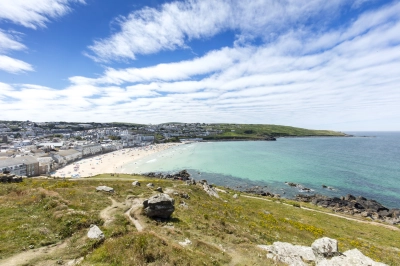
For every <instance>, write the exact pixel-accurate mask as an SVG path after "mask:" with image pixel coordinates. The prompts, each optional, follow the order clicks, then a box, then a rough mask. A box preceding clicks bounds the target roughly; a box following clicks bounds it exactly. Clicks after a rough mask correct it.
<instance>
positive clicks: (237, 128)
mask: <svg viewBox="0 0 400 266" xmlns="http://www.w3.org/2000/svg"><path fill="white" fill-rule="evenodd" d="M212 128H213V129H216V130H222V131H223V133H222V134H219V135H216V136H210V137H207V138H206V139H263V138H265V137H266V136H275V137H284V136H300V137H306V136H338V137H339V136H345V134H344V133H342V132H336V131H329V130H311V129H304V128H298V127H290V126H280V125H256V124H214V125H212Z"/></svg>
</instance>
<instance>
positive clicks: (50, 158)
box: [0, 121, 222, 177]
mask: <svg viewBox="0 0 400 266" xmlns="http://www.w3.org/2000/svg"><path fill="white" fill-rule="evenodd" d="M221 132H222V131H218V130H213V129H212V128H211V127H209V126H208V125H206V124H200V123H196V124H185V123H169V124H162V125H137V124H123V123H86V124H84V123H66V122H44V123H39V122H32V121H1V122H0V172H4V171H7V172H10V173H11V174H14V175H16V176H26V177H33V176H40V175H46V176H49V175H51V174H52V173H54V172H55V171H56V170H57V169H60V168H63V167H65V166H66V165H71V164H72V163H74V162H76V161H79V160H81V159H85V158H89V157H93V156H96V155H102V154H108V153H111V154H112V155H113V156H114V157H115V156H116V155H118V154H119V155H120V154H122V153H124V154H125V152H120V153H118V151H120V150H123V149H130V150H127V152H128V151H134V150H136V151H138V152H140V153H137V155H138V154H139V155H142V156H143V155H145V154H148V152H149V151H156V150H159V149H160V148H154V147H153V146H151V145H152V144H154V143H170V142H180V141H181V140H186V139H191V140H202V137H205V136H210V135H216V134H219V133H221ZM146 147H147V148H146ZM161 147H168V145H167V146H161ZM161 149H162V148H161ZM114 161H115V158H114ZM115 163H117V161H116V162H114V163H112V164H113V165H112V167H114V165H115ZM72 167H73V168H74V170H75V169H76V168H77V167H79V166H72ZM75 172H76V171H75Z"/></svg>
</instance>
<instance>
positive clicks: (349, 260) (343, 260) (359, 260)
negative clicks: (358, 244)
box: [317, 249, 386, 266]
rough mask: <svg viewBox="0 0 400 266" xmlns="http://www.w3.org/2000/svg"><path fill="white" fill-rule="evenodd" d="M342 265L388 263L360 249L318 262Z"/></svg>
mask: <svg viewBox="0 0 400 266" xmlns="http://www.w3.org/2000/svg"><path fill="white" fill-rule="evenodd" d="M340 265H355V266H356V265H357V266H358V265H360V266H362V265H368V266H385V265H386V264H384V263H380V262H376V261H373V260H372V259H371V258H369V257H367V256H365V255H364V254H362V253H361V252H360V251H359V250H358V249H351V250H348V251H346V252H344V253H343V255H340V256H337V257H333V258H332V259H330V260H328V259H323V260H321V261H319V262H318V263H317V266H340Z"/></svg>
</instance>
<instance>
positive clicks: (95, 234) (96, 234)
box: [87, 224, 104, 239]
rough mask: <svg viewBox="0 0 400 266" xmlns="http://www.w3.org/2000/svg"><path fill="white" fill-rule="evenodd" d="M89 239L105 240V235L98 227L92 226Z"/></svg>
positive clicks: (88, 234)
mask: <svg viewBox="0 0 400 266" xmlns="http://www.w3.org/2000/svg"><path fill="white" fill-rule="evenodd" d="M87 237H88V238H90V239H104V233H103V232H102V231H101V230H100V228H99V227H98V226H97V225H94V224H92V225H90V229H89V232H88V233H87Z"/></svg>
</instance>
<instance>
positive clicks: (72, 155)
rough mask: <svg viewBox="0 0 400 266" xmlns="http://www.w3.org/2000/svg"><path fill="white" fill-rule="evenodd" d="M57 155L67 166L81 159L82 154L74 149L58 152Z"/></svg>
mask: <svg viewBox="0 0 400 266" xmlns="http://www.w3.org/2000/svg"><path fill="white" fill-rule="evenodd" d="M58 154H59V155H60V156H61V157H63V159H64V161H65V163H67V164H68V163H71V162H74V161H77V160H79V159H81V158H82V152H80V151H77V150H74V149H69V150H60V151H59V152H58Z"/></svg>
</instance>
